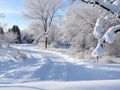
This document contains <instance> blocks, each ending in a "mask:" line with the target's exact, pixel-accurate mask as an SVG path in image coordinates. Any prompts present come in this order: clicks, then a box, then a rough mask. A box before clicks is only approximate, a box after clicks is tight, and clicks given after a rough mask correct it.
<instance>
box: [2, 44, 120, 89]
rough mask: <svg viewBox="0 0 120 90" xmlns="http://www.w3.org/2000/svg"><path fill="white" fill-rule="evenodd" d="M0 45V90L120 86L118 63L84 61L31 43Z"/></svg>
mask: <svg viewBox="0 0 120 90" xmlns="http://www.w3.org/2000/svg"><path fill="white" fill-rule="evenodd" d="M13 47H14V49H4V48H3V49H0V60H1V63H0V83H1V84H0V90H120V64H102V63H95V62H83V61H82V60H77V59H75V58H71V57H69V56H66V55H63V54H61V53H56V52H53V51H47V50H37V49H35V48H34V45H26V44H23V45H22V44H21V45H13Z"/></svg>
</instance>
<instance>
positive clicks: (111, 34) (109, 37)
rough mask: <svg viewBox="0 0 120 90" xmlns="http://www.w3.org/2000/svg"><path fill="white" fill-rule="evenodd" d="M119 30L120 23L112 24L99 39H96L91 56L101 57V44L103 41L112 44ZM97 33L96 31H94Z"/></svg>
mask: <svg viewBox="0 0 120 90" xmlns="http://www.w3.org/2000/svg"><path fill="white" fill-rule="evenodd" d="M119 31H120V25H117V26H113V27H111V28H109V29H108V31H107V32H106V33H105V34H104V36H103V37H102V38H100V39H98V44H97V47H96V48H95V49H94V50H93V52H92V56H93V57H101V56H103V51H104V50H103V47H102V46H103V44H104V43H105V42H108V43H109V44H112V43H113V42H114V38H115V34H116V33H117V32H119ZM94 33H96V34H98V33H97V32H94Z"/></svg>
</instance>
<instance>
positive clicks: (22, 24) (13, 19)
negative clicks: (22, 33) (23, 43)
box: [0, 0, 68, 30]
mask: <svg viewBox="0 0 120 90" xmlns="http://www.w3.org/2000/svg"><path fill="white" fill-rule="evenodd" d="M25 1H26V0H0V12H5V18H0V23H7V24H8V26H9V27H10V28H11V27H12V26H13V25H18V26H19V28H20V29H21V30H22V29H25V28H27V27H28V24H29V23H28V20H25V19H23V18H22V12H23V11H25V10H24V9H25V7H24V2H25ZM63 1H64V3H66V4H68V0H63Z"/></svg>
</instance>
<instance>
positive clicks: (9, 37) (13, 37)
mask: <svg viewBox="0 0 120 90" xmlns="http://www.w3.org/2000/svg"><path fill="white" fill-rule="evenodd" d="M3 40H4V44H5V46H4V47H7V48H9V47H10V44H11V43H14V42H16V41H17V34H16V33H13V32H6V33H5V34H4V38H3Z"/></svg>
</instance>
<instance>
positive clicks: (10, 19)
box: [0, 0, 28, 29]
mask: <svg viewBox="0 0 120 90" xmlns="http://www.w3.org/2000/svg"><path fill="white" fill-rule="evenodd" d="M23 3H24V0H0V12H5V18H0V23H7V24H8V26H9V27H12V26H13V25H18V26H19V27H20V29H24V28H26V27H27V25H28V21H27V20H25V19H23V18H22V12H23V11H24V9H25V8H24V6H23Z"/></svg>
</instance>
